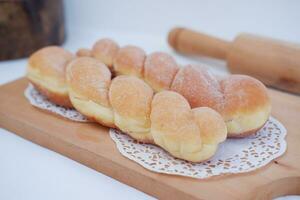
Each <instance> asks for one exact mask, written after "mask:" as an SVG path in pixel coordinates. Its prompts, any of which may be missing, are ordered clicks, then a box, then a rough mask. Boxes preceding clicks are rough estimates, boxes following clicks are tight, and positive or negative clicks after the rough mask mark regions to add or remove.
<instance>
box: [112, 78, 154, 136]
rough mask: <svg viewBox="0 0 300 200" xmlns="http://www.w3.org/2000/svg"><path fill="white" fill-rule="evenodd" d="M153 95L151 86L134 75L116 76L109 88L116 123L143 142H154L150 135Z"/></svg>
mask: <svg viewBox="0 0 300 200" xmlns="http://www.w3.org/2000/svg"><path fill="white" fill-rule="evenodd" d="M152 96H153V91H152V89H151V87H150V86H149V85H147V84H146V83H145V82H144V81H142V80H141V79H139V78H136V77H133V76H118V77H116V78H114V79H113V81H112V84H111V87H110V90H109V99H110V102H111V105H112V107H113V110H114V116H115V125H116V126H117V127H118V128H119V129H120V130H122V131H124V132H125V133H127V134H128V135H130V136H132V137H133V138H135V139H137V140H139V141H142V142H152V136H151V135H150V111H151V101H152Z"/></svg>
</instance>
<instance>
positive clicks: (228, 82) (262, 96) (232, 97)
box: [220, 75, 271, 116]
mask: <svg viewBox="0 0 300 200" xmlns="http://www.w3.org/2000/svg"><path fill="white" fill-rule="evenodd" d="M220 86H221V90H222V93H223V95H224V103H225V106H224V110H223V112H222V114H223V115H225V116H226V115H233V114H236V113H237V112H240V113H244V114H247V113H253V112H257V111H259V110H260V109H264V108H265V107H266V106H269V107H270V106H271V105H270V104H271V102H270V98H269V96H268V92H267V89H266V87H265V86H264V84H262V83H261V82H260V81H258V80H257V79H255V78H252V77H250V76H247V75H230V76H227V77H226V78H224V79H223V80H221V81H220Z"/></svg>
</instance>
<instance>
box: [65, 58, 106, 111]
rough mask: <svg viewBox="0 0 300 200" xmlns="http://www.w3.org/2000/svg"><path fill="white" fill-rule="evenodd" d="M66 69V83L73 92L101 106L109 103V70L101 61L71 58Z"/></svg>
mask: <svg viewBox="0 0 300 200" xmlns="http://www.w3.org/2000/svg"><path fill="white" fill-rule="evenodd" d="M67 70H68V72H67V81H68V85H69V87H70V89H71V90H72V91H73V92H75V93H76V94H77V95H78V96H82V97H85V98H87V99H90V100H92V101H94V102H95V103H98V104H101V105H103V106H109V105H110V104H109V99H108V90H109V86H110V82H111V72H110V71H109V69H108V68H107V67H106V66H105V65H104V64H103V63H102V62H100V61H98V60H96V59H94V58H89V57H80V58H76V59H75V60H73V61H72V62H71V63H70V64H69V65H68V67H67Z"/></svg>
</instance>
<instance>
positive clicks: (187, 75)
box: [171, 65, 223, 111]
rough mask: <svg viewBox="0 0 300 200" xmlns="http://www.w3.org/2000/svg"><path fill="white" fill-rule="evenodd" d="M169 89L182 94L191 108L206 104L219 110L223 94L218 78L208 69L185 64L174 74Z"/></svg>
mask: <svg viewBox="0 0 300 200" xmlns="http://www.w3.org/2000/svg"><path fill="white" fill-rule="evenodd" d="M171 90H173V91H176V92H178V93H180V94H181V95H183V96H184V97H185V98H186V99H187V100H188V101H189V103H190V104H191V107H192V108H195V107H200V106H206V107H210V108H213V109H215V110H217V111H221V110H222V108H223V94H222V92H221V88H220V86H219V83H218V80H217V79H216V78H215V77H214V76H213V75H212V74H210V72H209V71H207V70H206V69H203V68H201V67H195V66H192V65H188V66H185V67H183V68H181V69H180V70H179V72H178V73H177V74H176V76H175V78H174V80H173V83H172V86H171Z"/></svg>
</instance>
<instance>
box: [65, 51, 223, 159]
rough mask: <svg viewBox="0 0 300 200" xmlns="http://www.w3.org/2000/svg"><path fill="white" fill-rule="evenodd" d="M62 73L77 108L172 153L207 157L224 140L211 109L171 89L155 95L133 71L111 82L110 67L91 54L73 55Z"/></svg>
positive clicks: (221, 124)
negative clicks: (192, 105)
mask: <svg viewBox="0 0 300 200" xmlns="http://www.w3.org/2000/svg"><path fill="white" fill-rule="evenodd" d="M66 77H67V84H68V89H69V95H70V99H71V102H72V104H73V105H74V107H75V108H76V109H77V110H78V111H79V112H81V113H82V114H84V115H85V116H87V117H88V118H90V119H94V120H95V121H97V122H99V123H100V124H102V125H105V126H109V127H117V128H118V129H120V130H121V131H123V132H125V133H127V134H128V135H130V136H131V137H133V138H134V139H136V140H138V141H142V142H147V143H153V144H156V145H158V146H160V147H162V148H163V149H165V150H166V151H168V152H169V153H170V154H172V155H173V156H175V157H177V158H181V159H185V160H188V161H193V162H200V161H203V160H207V159H208V158H210V157H211V156H213V155H214V154H215V152H216V150H217V147H218V144H219V143H220V142H222V141H224V140H225V139H226V136H227V129H226V125H225V123H224V121H223V119H222V117H221V116H220V115H219V114H218V113H217V112H216V111H214V110H212V109H210V108H195V109H193V110H192V109H191V107H190V105H189V103H188V102H187V100H186V99H185V98H184V97H183V96H181V95H180V94H178V93H176V92H172V91H161V92H158V93H156V94H154V92H153V90H152V88H151V87H150V86H149V85H148V84H146V83H145V82H144V81H143V80H142V79H139V78H137V77H135V76H128V75H121V76H117V77H115V78H114V79H113V80H112V81H111V74H110V72H109V69H108V68H107V67H106V66H105V65H104V64H103V63H102V62H100V61H97V60H96V59H93V58H88V57H80V58H77V59H75V60H74V61H72V62H71V63H70V64H69V65H68V67H67V73H66Z"/></svg>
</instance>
